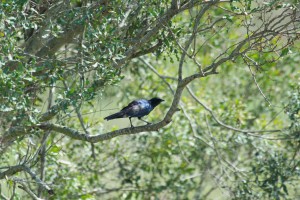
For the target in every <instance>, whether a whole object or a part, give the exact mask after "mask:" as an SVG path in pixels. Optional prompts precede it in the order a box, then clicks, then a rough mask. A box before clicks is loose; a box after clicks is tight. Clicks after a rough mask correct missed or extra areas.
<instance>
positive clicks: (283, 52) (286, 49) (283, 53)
mask: <svg viewBox="0 0 300 200" xmlns="http://www.w3.org/2000/svg"><path fill="white" fill-rule="evenodd" d="M288 52H289V48H285V49H283V50H282V51H281V54H280V56H285V55H287V54H288Z"/></svg>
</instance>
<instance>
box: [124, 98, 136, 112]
mask: <svg viewBox="0 0 300 200" xmlns="http://www.w3.org/2000/svg"><path fill="white" fill-rule="evenodd" d="M136 105H139V102H138V101H137V100H135V101H132V102H131V103H129V104H128V105H127V106H126V107H124V108H122V110H121V111H123V110H126V109H127V108H131V107H133V106H136Z"/></svg>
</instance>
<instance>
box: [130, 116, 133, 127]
mask: <svg viewBox="0 0 300 200" xmlns="http://www.w3.org/2000/svg"><path fill="white" fill-rule="evenodd" d="M129 121H130V125H131V128H133V127H134V126H133V125H132V122H131V117H129Z"/></svg>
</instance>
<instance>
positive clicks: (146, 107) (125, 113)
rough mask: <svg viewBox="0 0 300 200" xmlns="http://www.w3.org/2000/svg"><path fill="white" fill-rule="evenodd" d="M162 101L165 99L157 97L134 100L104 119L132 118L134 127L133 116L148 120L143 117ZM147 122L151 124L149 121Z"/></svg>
mask: <svg viewBox="0 0 300 200" xmlns="http://www.w3.org/2000/svg"><path fill="white" fill-rule="evenodd" d="M162 101H164V100H163V99H160V98H156V97H155V98H152V99H150V100H146V99H139V100H135V101H132V102H131V103H130V104H128V106H126V107H124V108H123V109H122V110H121V111H120V112H117V113H115V114H112V115H110V116H107V117H105V118H104V119H106V120H112V119H116V118H126V117H128V118H129V120H130V124H131V127H133V126H132V123H131V118H132V117H137V118H138V119H139V120H142V121H144V122H146V121H145V120H143V119H141V118H142V117H144V116H146V115H148V114H149V113H150V112H151V111H152V110H153V109H154V108H155V107H156V106H157V105H158V104H160V103H161V102H162ZM146 123H147V124H150V123H149V122H146Z"/></svg>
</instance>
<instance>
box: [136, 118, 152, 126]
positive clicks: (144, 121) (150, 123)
mask: <svg viewBox="0 0 300 200" xmlns="http://www.w3.org/2000/svg"><path fill="white" fill-rule="evenodd" d="M138 119H139V120H141V121H143V122H146V123H147V125H149V124H152V123H150V122H147V121H145V120H143V119H142V118H141V117H138Z"/></svg>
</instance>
